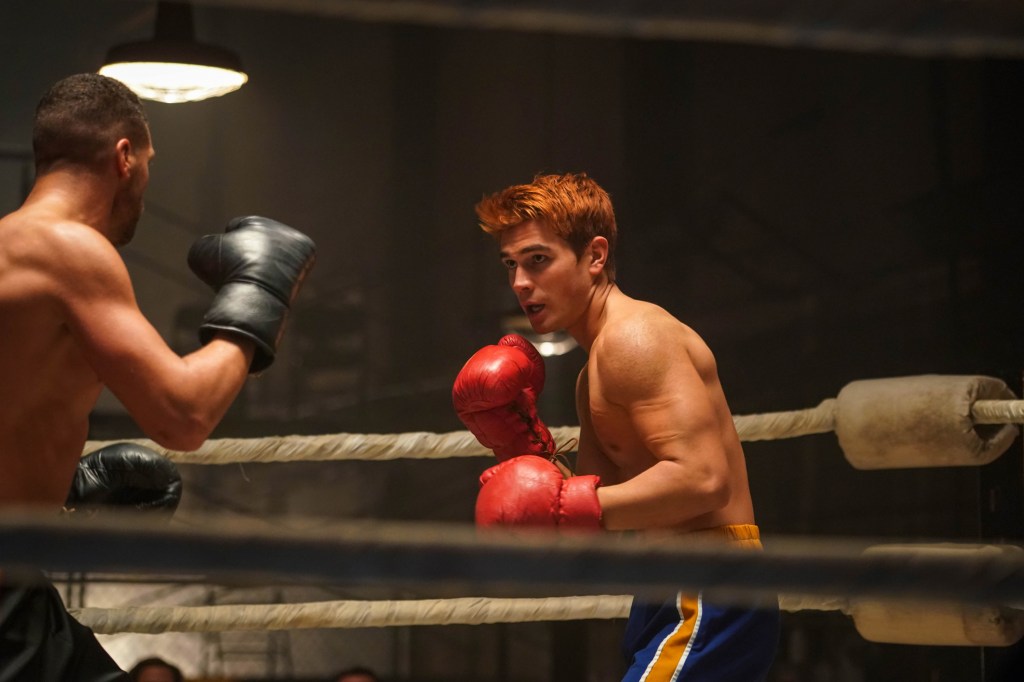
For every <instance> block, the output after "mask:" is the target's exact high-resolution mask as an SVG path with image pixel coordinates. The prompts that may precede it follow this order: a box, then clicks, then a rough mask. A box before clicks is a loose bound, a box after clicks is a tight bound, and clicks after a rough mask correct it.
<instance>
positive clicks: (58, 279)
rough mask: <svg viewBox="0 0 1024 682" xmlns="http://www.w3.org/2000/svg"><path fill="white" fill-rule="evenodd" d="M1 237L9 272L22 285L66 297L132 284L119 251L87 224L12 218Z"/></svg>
mask: <svg viewBox="0 0 1024 682" xmlns="http://www.w3.org/2000/svg"><path fill="white" fill-rule="evenodd" d="M0 236H2V241H3V249H2V251H3V252H2V260H3V261H4V265H5V269H7V271H8V272H9V273H10V274H12V275H14V276H17V277H18V279H19V280H20V281H21V282H22V284H20V285H19V286H25V287H31V288H33V289H36V290H39V293H48V294H52V295H55V296H58V297H65V296H74V295H82V294H86V293H88V291H89V290H90V289H91V288H92V287H96V286H100V287H109V286H114V287H118V286H123V284H124V283H125V282H126V281H127V271H126V269H125V268H124V263H123V261H122V260H121V257H120V256H119V255H118V253H117V250H116V249H115V248H114V246H113V245H112V244H111V243H110V241H109V240H107V238H106V237H104V236H103V235H102V234H100V233H99V232H97V231H96V230H95V229H93V228H91V227H89V226H88V225H84V224H82V223H79V222H75V221H69V220H45V219H41V218H38V217H33V216H18V215H17V214H13V215H11V216H8V217H7V218H6V219H5V220H4V221H3V224H2V226H0ZM26 282H28V283H30V284H26Z"/></svg>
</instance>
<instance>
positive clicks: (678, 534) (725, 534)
mask: <svg viewBox="0 0 1024 682" xmlns="http://www.w3.org/2000/svg"><path fill="white" fill-rule="evenodd" d="M639 534H640V535H641V536H642V537H644V538H646V539H647V540H650V541H652V542H657V540H658V539H659V538H662V539H665V540H668V541H672V540H673V539H679V540H682V539H686V540H695V541H697V542H700V543H708V544H727V545H733V546H736V547H746V548H749V549H761V548H762V547H761V531H760V530H759V529H758V527H757V526H755V525H754V524H752V523H742V524H735V525H727V526H715V527H714V528H703V529H701V530H691V531H675V530H672V531H662V530H646V531H640V533H639Z"/></svg>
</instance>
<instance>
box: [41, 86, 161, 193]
mask: <svg viewBox="0 0 1024 682" xmlns="http://www.w3.org/2000/svg"><path fill="white" fill-rule="evenodd" d="M121 138H128V140H129V141H131V143H132V145H133V146H135V147H139V148H141V147H145V146H147V145H149V144H150V137H149V122H148V120H147V118H146V112H145V111H143V109H142V102H141V101H140V100H139V97H138V95H136V94H135V93H134V92H132V91H131V90H129V89H128V86H126V85H125V84H124V83H122V82H120V81H118V80H114V79H113V78H108V77H107V76H101V75H99V74H98V73H79V74H75V75H73V76H68V77H67V78H63V79H61V80H59V81H57V82H56V83H54V85H53V86H52V87H51V88H50V89H49V90H48V91H47V92H46V94H45V95H43V98H42V99H41V100H40V101H39V104H38V106H37V107H36V115H35V121H34V124H33V127H32V149H33V151H34V152H35V162H36V173H40V172H43V171H46V170H48V169H49V168H51V167H52V166H53V165H54V164H56V163H61V162H67V163H72V164H80V165H92V164H95V163H96V162H97V161H99V160H100V159H101V158H102V155H103V154H104V153H105V152H107V151H108V150H111V149H113V147H114V145H116V144H117V141H118V140H120V139H121Z"/></svg>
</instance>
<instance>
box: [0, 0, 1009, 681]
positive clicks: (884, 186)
mask: <svg viewBox="0 0 1024 682" xmlns="http://www.w3.org/2000/svg"><path fill="white" fill-rule="evenodd" d="M226 4H227V5H230V6H226V7H225V6H217V5H216V4H213V5H206V4H203V5H202V6H200V7H198V8H197V9H196V28H197V33H198V37H199V38H200V39H201V40H204V41H207V42H214V43H218V44H222V45H226V46H229V47H231V48H232V49H234V50H236V51H237V52H239V53H240V55H241V56H242V59H243V62H244V64H245V66H246V69H247V71H248V73H249V76H250V82H249V83H248V84H247V85H246V86H245V87H243V88H242V89H241V90H240V91H238V92H236V93H233V94H230V95H227V96H225V97H222V98H218V99H213V100H208V101H205V102H200V103H194V104H184V105H164V104H159V103H148V104H147V110H148V112H149V115H150V118H151V125H152V130H153V134H154V140H155V146H156V150H157V157H156V160H155V163H154V166H153V169H152V181H151V185H150V190H149V193H148V196H147V213H146V214H145V216H144V217H143V219H142V222H141V224H140V229H139V232H138V236H137V238H136V240H135V242H134V243H133V244H132V245H130V246H128V247H126V248H125V249H124V257H125V260H126V262H127V263H128V266H129V269H130V270H131V272H132V275H133V278H134V281H135V283H136V287H137V295H138V298H139V302H140V306H141V307H142V309H143V311H144V312H146V313H147V315H148V316H149V317H150V319H151V320H152V321H153V323H154V324H155V325H156V326H157V328H158V329H160V331H161V332H162V333H163V334H164V335H165V337H166V338H167V339H168V341H169V342H170V343H172V344H173V345H174V347H175V348H177V349H179V350H181V351H182V352H185V351H187V350H190V349H191V348H194V347H195V340H194V328H195V320H196V318H197V316H198V315H200V314H201V312H202V310H203V309H204V306H205V304H206V303H207V302H208V300H209V295H208V293H207V292H206V291H204V289H203V287H202V286H201V285H200V284H199V283H197V282H196V281H194V278H192V276H191V274H190V273H188V271H187V268H186V266H185V264H184V260H185V253H186V252H187V249H188V246H189V244H190V243H191V241H192V240H193V239H194V238H195V237H197V236H199V235H201V234H204V233H208V232H214V231H219V230H220V229H221V227H222V225H223V224H224V223H225V222H226V221H227V220H228V219H229V218H231V217H233V216H235V215H240V214H246V213H257V214H264V215H268V216H271V217H274V218H277V219H279V220H282V221H284V222H287V223H290V224H292V225H294V226H296V227H298V228H300V229H302V230H304V231H306V232H307V233H308V234H310V235H311V236H312V237H313V238H314V239H315V240H316V241H317V243H318V245H319V249H320V256H319V262H318V265H317V267H316V270H315V271H314V273H313V275H312V277H311V279H310V280H309V282H308V284H307V288H306V290H305V291H304V292H303V297H302V301H301V303H300V305H299V306H298V308H297V310H296V312H295V315H294V317H293V321H292V323H291V328H290V330H289V335H288V337H287V338H286V341H285V347H284V349H283V351H282V357H281V358H280V360H279V362H278V363H277V364H276V365H275V366H274V367H273V368H272V370H271V371H269V372H268V373H267V374H266V375H265V376H263V377H260V378H258V379H256V380H254V381H252V382H251V384H250V386H249V387H248V388H247V390H246V392H245V394H244V395H243V397H242V398H241V399H240V400H239V402H238V403H237V404H236V406H235V407H234V408H232V411H231V413H230V414H229V416H228V418H227V419H226V420H225V422H224V424H223V425H222V427H221V428H220V429H219V431H218V433H217V434H215V436H220V437H224V436H260V435H284V434H298V433H339V432H357V433H375V432H380V433H400V432H405V431H437V432H445V431H454V430H459V429H461V428H462V427H461V424H460V423H459V422H458V420H457V418H456V417H455V415H454V413H453V412H452V410H451V407H450V401H449V391H450V386H451V381H452V379H453V378H454V376H455V374H456V372H457V371H458V369H459V367H460V366H461V365H462V363H463V362H464V361H465V359H466V358H467V357H468V356H469V355H470V354H471V353H472V352H473V351H474V350H475V349H476V348H477V347H479V346H480V345H483V344H485V343H490V342H493V341H494V340H495V339H497V338H498V337H499V336H500V335H501V333H502V331H501V327H500V320H501V317H502V316H503V315H504V314H506V313H508V312H510V311H512V310H513V309H514V299H513V298H512V296H511V294H509V293H508V291H507V285H506V283H505V279H504V276H503V274H502V272H501V268H500V265H499V263H498V260H497V257H496V253H495V248H494V245H493V242H492V241H491V240H490V238H488V237H486V236H485V235H483V234H482V233H480V231H479V230H478V228H477V227H476V226H475V222H474V215H473V210H472V208H473V204H474V203H475V202H476V201H477V200H478V199H479V198H480V197H481V196H482V195H483V194H485V193H488V192H491V191H494V190H497V189H500V188H501V187H503V186H505V185H508V184H512V183H516V182H522V181H525V180H528V179H529V178H530V177H531V176H532V175H533V174H534V173H536V172H539V171H559V172H560V171H576V170H585V171H587V172H588V173H589V174H591V175H592V176H593V177H594V178H596V179H597V180H598V181H599V182H600V183H601V184H602V185H603V186H604V187H605V188H606V189H607V190H608V191H609V192H610V193H611V195H612V198H613V200H614V202H615V204H616V207H617V213H618V220H619V224H620V226H621V230H622V238H621V246H620V252H619V261H620V265H619V280H620V284H621V286H622V288H623V290H624V291H625V292H626V293H628V294H630V295H632V296H635V297H639V298H645V299H649V300H652V301H654V302H656V303H658V304H659V305H661V306H663V307H665V308H666V309H667V310H668V311H669V312H671V313H673V314H674V315H676V316H677V317H679V318H680V319H682V320H683V321H685V322H687V323H688V324H690V325H691V326H692V327H694V328H695V329H696V330H697V331H698V332H699V333H701V334H702V335H703V336H704V338H705V339H706V340H707V341H708V343H709V345H710V346H711V348H712V349H713V350H714V351H715V353H716V356H717V359H718V363H719V367H720V372H721V376H722V379H723V382H724V385H725V388H726V392H727V395H728V396H729V398H730V402H731V405H732V407H733V410H734V412H735V413H737V414H750V413H757V412H769V411H777V410H784V409H798V408H803V407H810V406H813V405H816V404H817V403H818V402H819V401H821V400H822V399H824V398H827V397H832V396H834V395H836V394H837V393H838V391H839V389H841V388H842V387H843V385H845V384H846V383H847V382H849V381H852V380H856V379H864V378H874V377H887V376H900V375H910V374H920V373H939V374H979V375H987V376H995V377H999V378H1002V379H1003V380H1005V381H1007V382H1008V384H1009V385H1010V386H1011V388H1012V389H1013V390H1014V392H1015V393H1017V394H1018V395H1019V394H1020V388H1021V386H1020V384H1021V361H1020V349H1021V348H1022V343H1024V322H1022V316H1021V315H1020V314H1019V311H1018V308H1019V301H1020V300H1021V298H1022V295H1024V275H1022V269H1021V268H1020V264H1019V261H1020V255H1021V241H1022V236H1021V230H1020V227H1021V221H1022V218H1024V216H1022V212H1024V201H1022V198H1021V190H1020V187H1021V180H1022V179H1024V178H1022V172H1021V164H1020V159H1021V157H1022V152H1024V138H1022V135H1021V132H1020V113H1019V112H1020V111H1021V110H1022V105H1024V101H1022V100H1024V94H1022V93H1024V89H1022V86H1024V66H1022V63H1021V62H1020V61H1019V60H1017V59H1013V58H1006V57H985V56H984V55H980V56H979V55H975V56H971V57H968V58H961V57H949V56H908V55H905V54H887V53H885V52H884V51H883V52H851V51H835V50H833V51H829V50H820V49H810V48H808V47H803V48H799V47H793V48H780V47H771V46H757V45H748V44H729V43H717V42H694V41H677V40H667V39H661V40H653V39H648V40H644V39H637V38H628V37H617V36H614V35H579V34H573V33H571V32H559V33H556V32H528V31H516V30H508V29H505V30H500V29H491V30H485V29H480V28H471V27H453V26H431V25H427V24H423V23H419V24H417V23H412V22H406V23H389V22H374V21H358V20H353V19H348V18H339V17H333V16H323V15H318V14H315V13H312V12H309V13H303V12H295V11H280V9H279V8H278V9H277V10H275V9H274V8H273V7H270V8H263V9H260V8H257V7H245V6H243V4H242V3H226ZM270 4H271V5H273V3H270ZM152 17H153V5H152V4H151V3H147V2H132V1H123V0H122V1H118V0H104V1H96V2H89V3H81V2H73V1H71V0H63V1H56V0H55V1H51V2H42V3H33V2H18V1H16V2H8V3H5V4H4V5H3V6H2V8H0V26H3V36H4V37H3V42H2V43H0V57H2V60H0V63H2V64H4V66H3V67H0V79H2V83H3V92H4V104H3V106H2V107H0V152H3V155H2V161H0V200H2V201H3V202H4V203H3V206H2V208H3V209H4V210H5V211H6V210H10V209H13V208H14V207H15V206H16V205H17V203H18V202H19V201H20V197H21V196H22V195H23V192H24V188H25V182H26V174H27V172H28V171H27V168H28V166H27V165H26V161H25V158H26V157H25V154H26V153H28V152H29V151H30V149H29V142H30V131H31V117H32V110H33V108H34V106H35V102H36V101H37V100H38V98H39V96H40V95H41V94H42V92H43V91H44V90H45V88H46V87H47V86H48V85H49V84H50V83H52V82H53V81H55V80H56V79H58V78H60V77H62V76H64V75H67V74H69V73H73V72H77V71H87V70H95V69H96V68H98V67H99V65H100V64H101V63H102V59H103V54H104V52H105V50H106V49H107V48H108V47H109V46H111V45H113V44H116V43H120V42H126V41H130V40H138V39H143V38H146V37H147V36H148V35H149V33H150V32H151V26H152ZM0 323H2V322H0ZM584 361H585V358H584V357H583V356H582V354H581V352H580V351H578V350H577V351H574V352H573V353H570V354H568V355H565V356H561V357H558V358H552V359H550V361H549V364H548V367H549V381H548V388H547V390H546V395H545V397H544V405H543V409H544V411H545V416H546V420H547V421H548V423H549V424H552V425H562V424H572V423H575V415H574V414H573V412H572V398H571V394H572V386H573V381H574V379H575V375H576V373H577V372H578V370H579V368H580V367H581V366H582V363H583V362H584ZM131 435H136V430H135V427H134V426H133V425H132V424H131V422H130V420H128V419H127V417H126V416H125V414H124V411H123V409H121V408H120V406H119V405H118V404H117V402H116V400H114V399H113V398H112V397H110V396H104V398H103V399H102V400H101V403H100V405H99V406H98V407H97V410H96V412H95V415H94V420H93V437H95V438H108V437H122V436H131ZM746 451H747V457H748V464H749V467H750V478H751V484H752V488H753V492H754V500H755V505H756V508H757V516H758V522H759V524H760V525H761V527H762V531H763V532H764V533H765V535H766V536H767V537H768V538H770V537H771V536H772V535H773V534H774V535H826V536H827V535H856V536H871V537H879V538H939V539H961V540H964V539H966V540H976V539H984V540H986V541H1001V540H1011V541H1014V540H1016V541H1019V540H1020V539H1021V536H1022V522H1024V512H1022V495H1021V464H1020V460H1021V457H1020V446H1019V444H1017V445H1015V446H1014V447H1013V448H1011V450H1010V452H1009V453H1008V454H1007V455H1004V456H1003V457H1002V458H1000V459H999V460H997V461H996V462H994V463H993V464H991V465H988V466H986V467H981V468H964V469H933V470H913V471H873V472H861V471H855V470H853V469H852V468H851V467H850V466H849V465H848V464H847V463H846V462H845V460H844V459H843V457H842V453H841V451H840V450H839V448H838V446H837V444H836V442H835V439H834V437H833V436H831V435H823V436H814V437H806V438H802V439H797V440H789V441H781V442H775V443H753V444H748V445H747V447H746ZM487 464H488V462H487V461H486V460H484V459H480V460H475V459H474V460H468V461H465V460H464V461H458V462H447V461H440V462H429V463H426V462H420V461H415V460H412V461H403V462H399V463H389V464H367V463H354V462H351V463H332V464H297V465H284V464H273V465H266V466H248V467H245V469H244V470H241V469H240V468H236V467H185V469H186V478H187V482H188V485H187V487H186V503H185V505H184V506H183V511H184V512H185V513H186V516H187V513H188V511H189V509H196V510H198V509H203V508H208V507H209V508H213V509H217V510H224V509H229V510H231V511H233V512H236V513H244V514H247V515H255V516H260V515H268V514H295V515H322V516H328V517H340V518H347V517H353V518H381V519H402V520H421V519H422V520H441V521H461V522H468V521H469V520H471V518H472V504H473V499H474V497H475V489H476V480H475V479H476V475H477V474H478V473H479V471H480V470H482V469H483V468H484V467H485V466H487ZM983 502H984V504H983ZM620 626H621V623H614V622H613V623H592V624H568V625H558V626H515V625H512V626H495V627H493V628H465V629H464V630H465V631H463V632H454V631H453V630H452V629H448V630H445V632H444V633H437V632H430V631H424V630H416V629H414V630H413V631H412V632H409V633H403V634H402V635H401V636H400V637H401V641H402V646H401V647H399V646H397V645H394V646H391V645H389V646H388V647H385V648H386V649H387V650H388V651H389V652H391V653H388V654H386V655H382V657H381V658H378V659H377V660H378V664H379V665H380V667H382V668H383V667H388V668H389V670H387V671H386V672H390V673H392V674H393V675H394V677H395V679H400V678H401V679H407V678H406V677H401V675H403V674H404V673H403V672H402V671H403V669H405V668H409V669H412V670H416V671H419V672H421V673H422V674H423V675H424V676H425V677H434V678H437V679H441V678H444V679H448V680H454V679H467V680H468V679H475V680H490V679H494V680H498V679H502V680H504V679H523V680H547V679H575V677H574V673H573V672H571V670H570V671H568V672H567V671H566V670H564V669H562V670H561V671H560V668H559V666H565V665H569V666H572V665H576V668H575V671H576V674H578V673H579V670H581V669H584V668H586V669H587V670H588V673H587V674H588V675H589V676H588V677H587V679H616V677H615V675H617V674H618V672H617V669H616V666H617V665H618V662H617V660H616V659H615V656H614V651H613V650H614V648H615V646H616V644H615V642H616V637H617V628H618V627H620ZM453 632H454V634H453ZM394 637H396V638H398V637H399V635H394ZM468 638H475V639H474V640H473V641H475V642H476V643H477V645H476V646H475V651H477V654H478V656H479V660H475V661H470V660H469V659H468V658H467V655H466V653H465V652H466V650H467V649H468V648H469V647H466V646H465V645H463V644H459V643H458V642H459V641H460V640H462V639H468ZM396 641H397V640H396ZM509 642H512V643H509ZM524 642H525V644H524ZM581 642H582V643H583V644H582V646H581V645H580V643H581ZM609 642H610V643H611V644H609ZM446 643H447V644H446ZM499 643H500V644H499ZM339 646H340V645H339ZM517 646H526V647H527V648H529V649H530V650H532V651H534V652H537V651H542V652H544V653H543V654H540V655H539V656H540V662H539V663H538V662H537V656H538V654H536V653H535V654H533V656H534V658H533V664H532V665H524V664H523V663H522V662H521V661H522V657H521V656H516V655H515V653H516V648H515V647H517ZM398 650H401V651H402V652H403V653H402V655H401V657H402V658H403V661H404V663H392V662H390V661H389V660H388V657H389V656H394V657H397V656H398V654H394V651H398ZM1006 655H1007V652H1005V651H992V650H989V651H983V650H980V649H960V648H938V647H905V646H904V647H900V646H893V645H876V644H869V643H866V642H863V641H862V640H861V639H860V638H859V636H858V635H857V634H856V633H855V632H853V629H852V626H851V625H850V624H849V622H848V620H847V619H846V618H845V617H844V616H841V615H839V614H814V613H801V614H788V615H787V616H786V631H785V633H784V641H783V647H782V650H781V652H780V659H779V663H778V665H777V666H776V668H777V670H776V673H775V676H774V678H773V679H776V680H780V681H781V680H812V679H830V680H847V679H848V680H860V679H865V680H888V679H892V680H974V679H977V680H981V679H996V677H995V676H996V672H995V670H996V669H997V668H998V664H999V663H1000V662H1001V661H1002V659H1003V658H1005V657H1006ZM588 656H589V657H590V658H591V660H592V662H591V663H590V664H589V665H588V664H586V663H583V662H582V661H584V660H585V659H586V658H587V657H588ZM546 657H547V658H546ZM549 659H550V660H549ZM847 659H849V661H847ZM560 661H561V662H560ZM565 661H569V663H566V662H565ZM318 665H319V667H317V666H318ZM519 667H522V668H524V669H523V670H519V669H518V668H519ZM298 669H299V670H303V669H305V670H309V671H312V672H315V673H318V674H319V673H323V672H326V669H327V667H326V664H323V663H320V664H314V665H312V667H310V666H306V668H303V667H302V666H301V665H299V666H298ZM496 670H504V671H505V673H504V676H500V675H499V673H497V672H495V671H496ZM844 670H845V671H846V672H843V671H844ZM843 675H846V676H845V677H844V676H843Z"/></svg>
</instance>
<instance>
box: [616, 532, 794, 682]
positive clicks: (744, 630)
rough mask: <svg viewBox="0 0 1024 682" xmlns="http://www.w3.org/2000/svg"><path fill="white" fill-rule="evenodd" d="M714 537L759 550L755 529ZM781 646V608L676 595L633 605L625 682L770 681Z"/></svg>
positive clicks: (625, 650)
mask: <svg viewBox="0 0 1024 682" xmlns="http://www.w3.org/2000/svg"><path fill="white" fill-rule="evenodd" d="M700 534H701V535H702V536H703V535H706V534H713V535H714V536H716V537H717V536H721V537H722V539H723V540H724V541H725V542H727V543H729V544H735V545H737V546H740V547H749V548H751V549H760V548H761V539H760V533H759V532H758V528H757V526H754V525H737V526H722V527H720V528H714V529H711V530H709V531H700ZM778 644H779V608H778V602H777V601H772V602H771V603H768V604H765V605H764V606H758V607H757V608H748V607H735V606H728V607H727V606H721V605H717V604H708V603H706V602H705V601H704V598H703V593H701V594H695V595H694V594H683V593H681V592H680V593H678V594H676V596H675V599H673V600H670V601H667V602H665V603H661V604H658V603H645V602H640V601H634V602H633V607H632V609H631V610H630V613H629V620H628V621H627V622H626V633H625V635H624V637H623V653H624V654H625V656H626V661H627V663H628V665H629V668H628V670H627V671H626V675H625V677H623V678H622V682H758V681H759V680H764V679H766V677H767V675H768V671H769V670H770V669H771V666H772V662H773V661H774V660H775V652H776V650H777V648H778Z"/></svg>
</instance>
